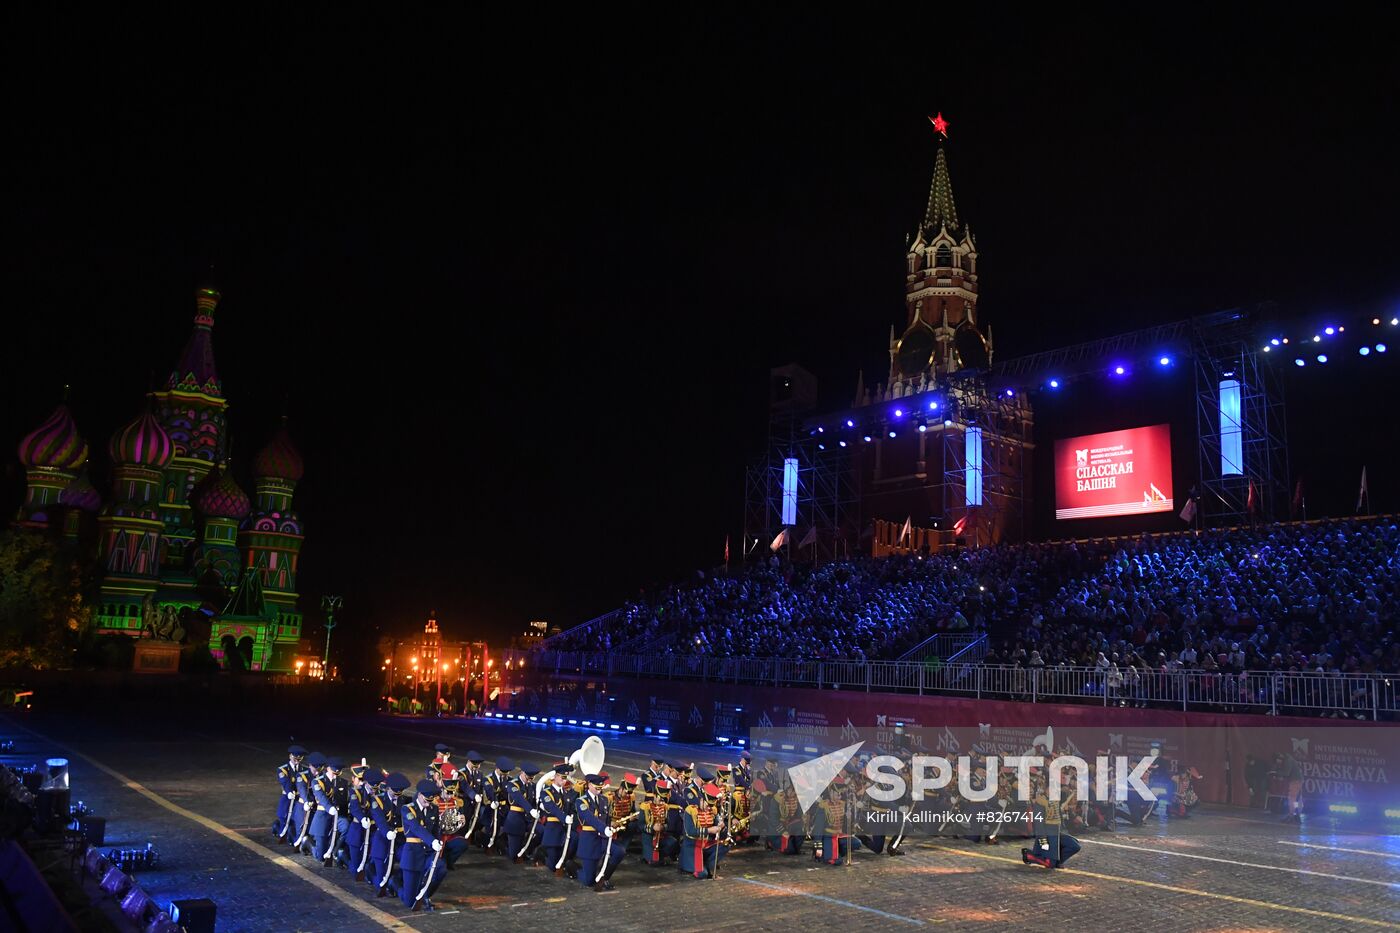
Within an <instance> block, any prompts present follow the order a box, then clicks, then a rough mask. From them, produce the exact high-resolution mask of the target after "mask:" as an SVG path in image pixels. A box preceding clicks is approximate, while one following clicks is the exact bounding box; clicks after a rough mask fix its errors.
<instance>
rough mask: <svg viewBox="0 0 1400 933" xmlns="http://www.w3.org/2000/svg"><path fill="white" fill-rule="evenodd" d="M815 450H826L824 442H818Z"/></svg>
mask: <svg viewBox="0 0 1400 933" xmlns="http://www.w3.org/2000/svg"><path fill="white" fill-rule="evenodd" d="M817 450H826V445H825V444H818V445H817Z"/></svg>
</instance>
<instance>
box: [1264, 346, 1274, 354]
mask: <svg viewBox="0 0 1400 933" xmlns="http://www.w3.org/2000/svg"><path fill="white" fill-rule="evenodd" d="M1272 349H1273V348H1272V347H1270V346H1269V345H1268V344H1264V352H1265V353H1268V352H1269V351H1270V350H1272Z"/></svg>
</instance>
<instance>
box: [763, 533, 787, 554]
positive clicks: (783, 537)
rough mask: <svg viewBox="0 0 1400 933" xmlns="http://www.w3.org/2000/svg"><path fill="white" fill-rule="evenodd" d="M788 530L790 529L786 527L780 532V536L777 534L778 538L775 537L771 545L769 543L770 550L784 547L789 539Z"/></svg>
mask: <svg viewBox="0 0 1400 933" xmlns="http://www.w3.org/2000/svg"><path fill="white" fill-rule="evenodd" d="M787 532H788V530H787V529H786V528H784V529H783V530H782V531H780V532H778V536H777V537H776V538H774V539H773V543H772V544H770V545H768V550H770V551H777V550H778V548H780V547H782V546H783V545H784V544H787V539H788V535H787Z"/></svg>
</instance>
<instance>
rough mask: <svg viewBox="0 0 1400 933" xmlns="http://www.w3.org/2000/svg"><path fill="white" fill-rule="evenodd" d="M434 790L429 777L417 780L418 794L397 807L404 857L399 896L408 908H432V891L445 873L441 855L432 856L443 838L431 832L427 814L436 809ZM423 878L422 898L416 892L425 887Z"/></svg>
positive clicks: (434, 785) (436, 789)
mask: <svg viewBox="0 0 1400 933" xmlns="http://www.w3.org/2000/svg"><path fill="white" fill-rule="evenodd" d="M437 793H438V786H437V785H436V784H434V783H433V782H432V781H428V780H423V781H419V782H418V795H417V796H416V797H415V798H414V799H413V801H412V802H410V803H406V804H404V806H403V808H402V809H401V810H400V811H399V817H400V819H401V820H402V821H403V834H404V839H403V847H404V848H403V860H402V861H401V862H400V863H399V864H400V866H401V870H402V875H403V877H402V882H401V883H400V885H399V900H401V901H402V902H403V905H404V906H405V907H407V908H409V909H410V910H426V911H431V910H432V909H433V902H432V896H433V892H434V891H436V890H437V887H438V885H440V884H442V879H443V877H444V876H445V875H446V874H447V866H446V865H444V864H443V863H442V859H441V858H434V855H436V854H437V853H439V852H441V850H442V842H441V840H439V839H438V838H437V836H435V835H433V831H432V828H431V825H430V823H429V820H428V817H427V814H428V812H429V808H433V809H436V805H435V804H434V803H433V799H434V798H435V797H436V796H437ZM429 871H431V872H432V877H431V880H428V872H429ZM425 881H426V882H427V890H426V891H424V893H423V898H422V900H419V899H418V892H419V891H423V890H424V882H425Z"/></svg>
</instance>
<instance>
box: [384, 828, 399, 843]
mask: <svg viewBox="0 0 1400 933" xmlns="http://www.w3.org/2000/svg"><path fill="white" fill-rule="evenodd" d="M398 834H399V831H398V830H397V829H386V830H384V838H385V839H388V840H389V841H390V842H393V841H394V837H395V836H397V835H398Z"/></svg>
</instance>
